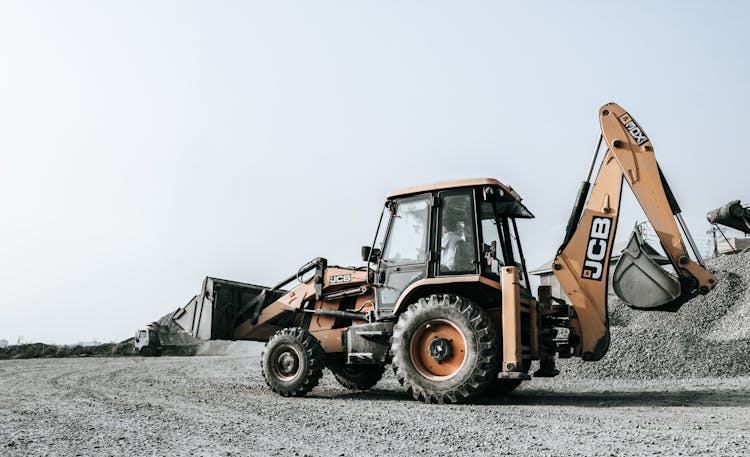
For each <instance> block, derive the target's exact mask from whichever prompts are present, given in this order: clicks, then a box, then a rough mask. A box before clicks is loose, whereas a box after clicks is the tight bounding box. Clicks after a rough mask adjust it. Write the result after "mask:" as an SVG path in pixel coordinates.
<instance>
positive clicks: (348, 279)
mask: <svg viewBox="0 0 750 457" xmlns="http://www.w3.org/2000/svg"><path fill="white" fill-rule="evenodd" d="M328 279H329V281H330V282H331V283H337V282H351V281H352V275H350V274H347V275H334V276H331V277H329V278H328Z"/></svg>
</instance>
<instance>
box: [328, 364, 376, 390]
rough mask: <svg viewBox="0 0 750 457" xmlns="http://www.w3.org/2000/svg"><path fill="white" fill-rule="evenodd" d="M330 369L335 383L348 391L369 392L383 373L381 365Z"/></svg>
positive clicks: (342, 366)
mask: <svg viewBox="0 0 750 457" xmlns="http://www.w3.org/2000/svg"><path fill="white" fill-rule="evenodd" d="M330 368H331V372H332V373H333V377H334V378H336V381H338V382H339V384H341V385H342V386H344V387H346V388H347V389H349V390H370V389H372V388H373V387H374V386H375V384H377V383H378V381H380V379H381V378H382V377H383V373H384V372H385V366H383V365H341V366H336V367H330Z"/></svg>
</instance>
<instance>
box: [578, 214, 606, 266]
mask: <svg viewBox="0 0 750 457" xmlns="http://www.w3.org/2000/svg"><path fill="white" fill-rule="evenodd" d="M611 230H612V219H611V218H609V217H594V218H592V219H591V230H590V231H589V241H588V243H587V244H586V258H585V259H584V262H583V271H582V272H581V276H582V277H583V278H585V279H595V280H601V279H602V275H603V274H604V262H605V261H606V260H605V258H606V256H607V247H608V245H609V235H610V232H611Z"/></svg>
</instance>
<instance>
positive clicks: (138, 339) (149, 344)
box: [133, 328, 164, 357]
mask: <svg viewBox="0 0 750 457" xmlns="http://www.w3.org/2000/svg"><path fill="white" fill-rule="evenodd" d="M133 346H134V347H135V350H136V352H138V353H139V354H140V355H142V356H145V357H158V356H160V355H162V354H163V352H164V346H162V344H161V338H159V332H158V331H156V330H155V329H153V328H146V329H143V330H138V331H137V332H136V333H135V338H134V339H133Z"/></svg>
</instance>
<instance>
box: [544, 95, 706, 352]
mask: <svg viewBox="0 0 750 457" xmlns="http://www.w3.org/2000/svg"><path fill="white" fill-rule="evenodd" d="M599 119H600V124H601V131H602V137H603V139H604V143H605V144H606V147H607V152H606V153H605V156H604V159H603V161H602V164H601V167H600V169H599V172H598V174H597V176H596V179H595V181H594V185H593V187H592V188H591V194H590V196H589V197H588V199H587V200H586V194H587V191H588V186H589V184H588V180H587V181H586V182H584V183H583V186H582V188H581V191H580V192H579V196H578V201H577V202H576V205H575V206H574V210H573V214H572V215H571V218H570V221H569V223H568V229H567V233H566V236H565V241H564V242H563V245H562V246H561V247H560V249H559V251H558V254H557V257H556V258H555V260H554V262H553V272H554V274H555V276H556V277H557V279H558V281H559V282H560V285H561V286H562V289H563V290H564V291H565V293H566V294H567V296H568V298H569V299H570V302H571V307H572V311H571V312H570V318H571V319H570V327H571V333H572V334H573V335H574V336H573V338H571V342H572V343H573V347H574V354H575V355H578V356H581V357H582V358H583V359H584V360H599V359H601V358H602V357H603V356H604V354H606V352H607V349H608V347H609V322H608V316H607V287H608V282H609V278H610V275H609V266H610V259H611V256H612V246H613V244H614V239H615V233H616V231H617V222H618V216H619V211H620V198H621V196H622V182H623V179H624V180H625V181H627V183H628V184H629V186H630V188H631V189H632V190H633V193H634V194H635V197H636V198H637V199H638V202H639V203H640V205H641V207H642V208H643V211H644V212H645V214H646V217H648V220H649V221H650V222H651V224H652V226H653V228H654V230H655V231H656V234H657V235H658V237H659V241H660V243H661V245H662V247H663V249H664V251H665V253H666V255H667V257H668V258H669V262H670V263H671V264H672V266H673V267H674V271H675V272H676V274H677V276H676V277H674V276H670V275H669V274H668V273H666V272H664V271H663V270H661V269H659V267H658V266H657V265H656V264H655V263H654V261H653V260H651V258H650V257H649V256H648V255H647V254H646V253H644V251H643V250H642V249H641V248H642V241H641V240H640V237H638V236H637V235H634V237H633V238H631V241H630V243H629V244H628V247H627V248H626V250H625V251H624V252H623V255H622V257H621V259H622V260H621V262H620V263H619V264H618V268H617V269H616V271H615V275H614V281H615V284H614V286H615V290H616V291H617V293H618V295H620V296H621V297H623V295H625V297H627V299H625V301H626V302H628V304H629V305H630V306H631V307H633V308H637V309H646V310H668V311H676V310H677V309H678V308H679V307H680V306H681V305H682V304H683V303H684V302H686V301H687V300H689V299H691V298H692V297H694V296H695V295H697V294H698V293H704V294H705V293H707V292H708V291H709V290H711V289H712V288H713V287H714V286H715V285H716V277H715V276H714V275H713V274H711V273H710V272H709V271H707V270H706V269H705V267H704V266H703V265H702V260H701V259H700V257H699V254H698V253H697V249H695V246H694V243H692V239H691V238H690V234H689V232H688V231H687V227H686V226H685V225H684V223H683V222H682V220H681V217H680V215H679V214H680V209H679V206H678V205H677V202H676V200H675V199H674V196H673V195H672V192H671V190H670V189H669V185H668V184H667V182H666V180H665V179H664V177H663V174H662V173H661V170H660V169H659V165H658V163H657V161H656V157H655V156H654V149H653V146H652V144H651V141H650V140H649V139H648V137H647V136H646V134H645V131H644V130H643V129H642V128H641V127H640V126H639V125H638V123H637V122H636V121H635V120H634V119H633V118H632V117H631V116H630V115H629V114H628V113H627V112H626V111H625V110H624V109H623V108H621V107H620V106H619V105H617V104H615V103H609V104H607V105H604V106H603V107H601V108H600V110H599ZM594 160H596V156H595V158H594ZM592 167H593V166H592ZM584 202H585V205H584ZM675 218H677V220H675ZM678 221H679V222H680V224H681V225H682V227H683V231H684V232H685V236H686V237H687V238H688V241H690V242H691V245H692V248H693V251H694V253H695V255H696V257H697V258H698V262H696V261H694V260H693V259H691V258H690V255H689V253H688V250H687V248H686V246H685V242H684V240H683V237H682V234H681V232H680V230H679V228H678V225H677V222H678ZM623 298H624V297H623Z"/></svg>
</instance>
